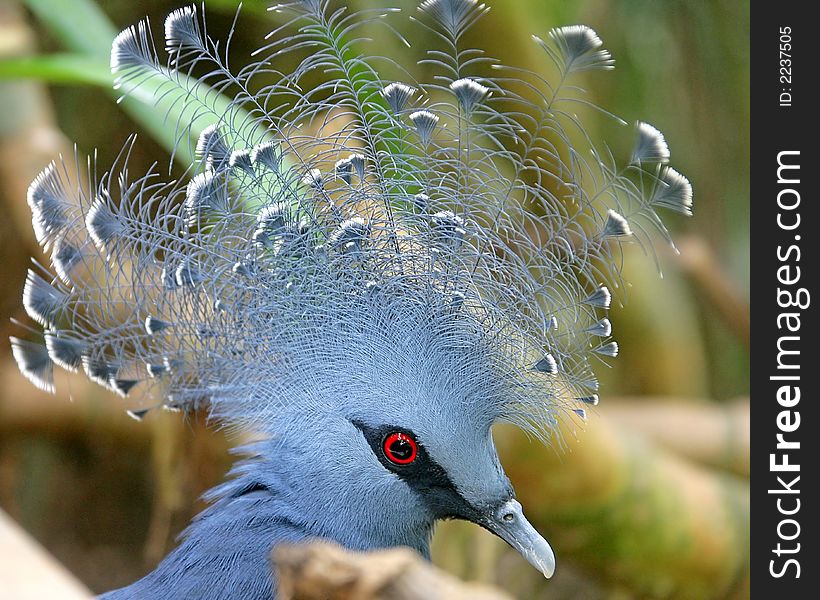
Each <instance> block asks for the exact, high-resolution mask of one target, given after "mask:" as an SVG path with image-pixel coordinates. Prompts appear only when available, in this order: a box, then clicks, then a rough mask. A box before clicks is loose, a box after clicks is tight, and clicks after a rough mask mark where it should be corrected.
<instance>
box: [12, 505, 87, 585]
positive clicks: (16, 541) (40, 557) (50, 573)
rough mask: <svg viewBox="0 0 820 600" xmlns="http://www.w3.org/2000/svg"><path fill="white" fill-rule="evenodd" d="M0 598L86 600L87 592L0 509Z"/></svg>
mask: <svg viewBox="0 0 820 600" xmlns="http://www.w3.org/2000/svg"><path fill="white" fill-rule="evenodd" d="M0 556H2V557H3V558H2V560H0V582H2V583H0V597H3V598H15V600H35V599H40V598H61V599H63V600H88V599H90V598H92V595H91V592H90V591H89V590H88V589H87V588H86V587H85V586H83V584H81V583H80V582H79V581H77V579H75V578H74V576H73V575H71V573H69V572H68V571H67V570H66V569H65V567H63V566H62V565H61V564H60V563H59V562H57V561H56V560H55V559H54V557H52V556H51V555H50V554H49V553H48V552H46V550H45V548H43V547H42V546H40V544H38V543H37V542H36V541H35V540H34V539H33V538H32V537H31V536H29V535H28V534H27V533H26V532H25V531H23V529H22V528H20V526H19V525H17V523H15V522H14V521H12V520H11V518H10V517H9V516H7V515H6V513H4V512H3V511H2V510H0Z"/></svg>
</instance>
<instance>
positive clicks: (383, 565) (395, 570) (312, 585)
mask: <svg viewBox="0 0 820 600" xmlns="http://www.w3.org/2000/svg"><path fill="white" fill-rule="evenodd" d="M273 563H274V568H275V569H276V571H277V578H278V582H279V584H278V585H279V589H278V592H279V594H278V600H511V599H510V597H509V596H507V595H506V594H504V593H503V592H501V591H499V590H496V589H494V588H492V587H490V586H486V585H480V584H475V583H465V582H463V581H461V580H459V579H457V578H455V577H453V576H452V575H449V574H447V573H445V572H444V571H441V570H440V569H437V568H436V567H434V566H433V565H431V564H430V563H428V562H427V561H425V560H424V559H422V558H421V556H419V555H418V554H416V553H415V552H413V551H412V550H410V549H409V548H392V549H389V550H377V551H373V552H367V553H359V552H352V551H348V550H344V549H342V548H341V547H339V546H337V545H336V544H332V543H329V542H325V541H316V542H312V543H309V544H292V545H281V546H278V547H277V548H275V549H274V551H273Z"/></svg>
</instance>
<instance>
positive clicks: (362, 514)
mask: <svg viewBox="0 0 820 600" xmlns="http://www.w3.org/2000/svg"><path fill="white" fill-rule="evenodd" d="M415 291H416V292H418V290H415ZM406 292H407V289H406V288H402V289H401V290H394V291H392V292H391V291H390V290H378V291H372V290H368V291H364V292H362V293H360V294H358V295H355V294H352V293H351V294H350V295H349V296H347V297H346V298H345V299H340V300H338V301H337V302H336V303H334V307H333V309H330V308H327V311H328V312H325V311H322V314H323V318H322V319H321V321H322V322H321V323H317V324H316V325H317V326H316V327H312V326H310V324H309V321H310V319H308V318H303V326H304V327H305V329H306V330H307V331H311V332H312V333H311V334H310V335H307V336H306V332H302V334H301V335H300V337H299V340H300V344H299V346H298V349H299V352H298V353H297V352H295V349H294V355H293V356H292V357H290V359H289V360H287V361H286V362H288V363H289V369H288V373H294V372H296V373H301V372H303V369H311V370H312V371H313V375H312V376H311V377H299V378H298V380H296V381H293V380H291V381H286V380H283V379H281V378H277V377H272V376H270V374H268V373H267V371H266V367H270V366H271V361H270V359H268V361H267V362H265V361H260V362H259V363H258V364H257V365H256V366H255V367H254V368H252V369H249V370H248V372H245V373H243V374H242V375H241V376H239V377H238V379H240V380H241V381H243V382H244V383H245V384H246V385H252V386H253V387H254V388H255V389H256V390H257V391H256V392H255V393H256V394H257V395H258V394H259V393H260V392H259V390H265V391H264V392H263V394H264V395H265V396H266V397H270V396H278V394H279V393H287V394H288V396H289V401H288V403H287V407H285V405H282V409H283V410H282V412H280V413H279V414H278V415H277V416H276V417H274V418H270V417H267V416H266V417H261V416H260V417H259V418H258V419H257V420H256V422H257V423H258V424H260V425H261V424H266V428H267V430H268V432H269V433H270V439H271V440H272V441H271V444H272V446H270V447H269V454H270V456H271V457H272V458H271V460H270V462H271V463H280V464H281V462H282V461H283V460H284V461H292V463H290V464H292V467H291V468H292V472H293V477H292V478H289V479H290V481H289V485H288V488H289V490H291V493H292V498H289V499H288V502H290V503H292V504H294V505H297V506H298V507H299V510H300V511H301V512H302V513H303V514H305V515H319V517H318V519H317V520H319V521H321V523H322V524H321V527H323V528H324V529H323V531H322V534H323V535H327V536H329V537H333V538H335V539H344V540H345V542H346V543H347V544H348V545H351V546H354V547H356V546H359V545H361V546H364V547H372V545H373V543H374V540H377V543H378V544H379V545H384V546H394V545H407V546H411V547H415V548H417V549H419V550H420V551H422V552H423V553H425V554H426V553H427V552H428V543H429V538H430V535H431V533H432V530H433V526H434V524H435V523H436V522H437V521H439V520H442V519H463V520H467V521H471V522H473V523H476V524H477V525H480V526H481V527H484V528H486V529H487V530H489V531H491V532H492V533H494V534H495V535H497V536H499V537H501V538H502V539H504V540H505V541H506V542H508V543H509V544H510V545H511V546H512V547H513V548H515V549H516V550H517V551H518V552H520V553H521V554H522V555H523V556H524V558H526V559H527V560H528V561H529V562H530V563H532V564H533V565H534V566H535V567H536V568H537V569H538V570H539V571H541V572H542V573H543V574H544V575H545V576H547V577H550V576H551V575H552V573H553V571H554V568H555V558H554V555H553V552H552V549H551V548H550V546H549V544H548V543H547V542H546V541H545V540H544V539H543V538H542V537H541V535H540V534H539V533H538V532H537V531H536V530H535V529H534V528H533V527H532V525H530V524H529V522H528V521H527V519H526V518H525V517H524V514H523V511H522V507H521V505H520V504H519V503H518V501H517V500H516V499H515V495H514V492H513V488H512V485H511V483H510V481H509V479H508V478H507V476H506V475H505V473H504V469H503V467H502V465H501V462H500V460H499V457H498V454H497V452H496V448H495V445H494V443H493V437H492V426H493V424H494V423H496V422H497V421H499V420H503V419H504V418H505V415H506V413H505V410H506V408H505V407H506V406H507V401H508V400H509V398H511V397H513V396H514V395H515V393H516V392H515V390H514V389H513V388H514V387H515V386H520V385H521V384H520V381H519V380H518V379H517V378H513V379H511V378H510V374H509V373H505V372H503V371H502V370H501V369H500V368H499V365H497V364H496V361H495V359H494V358H495V355H494V354H493V353H489V352H488V351H489V350H491V349H492V348H490V347H488V346H487V340H486V334H485V332H484V331H483V329H481V328H478V327H476V313H477V309H476V308H475V307H471V306H470V305H469V302H468V303H462V304H461V305H460V306H458V307H454V306H453V305H452V302H451V301H449V300H448V299H447V297H446V295H439V296H438V298H437V299H436V300H432V301H431V297H429V296H428V297H427V298H425V299H422V297H421V296H420V295H419V294H417V293H413V294H407V293H406ZM331 314H332V315H333V318H328V317H329V316H330V315H331ZM303 317H304V315H303ZM306 339H311V340H312V341H313V343H314V344H315V345H314V347H313V348H312V349H310V350H309V351H306V350H305V348H304V346H303V344H304V343H305V341H306ZM260 355H261V356H265V355H268V353H267V352H265V351H264V350H262V349H260ZM268 356H269V355H268ZM300 356H302V357H305V359H306V360H308V361H309V363H310V364H305V365H298V363H299V361H300V360H301V359H300ZM316 356H322V357H323V358H322V360H321V364H320V365H317V364H316V362H315V357H316ZM262 380H267V381H268V382H273V381H276V382H277V385H284V386H286V387H287V392H285V390H282V392H276V393H271V390H270V386H267V387H264V386H261V385H259V386H257V385H255V384H254V383H253V382H257V381H262ZM236 397H237V396H232V398H228V397H226V398H223V399H222V410H225V411H229V412H230V411H231V410H233V409H234V408H235V407H234V406H233V398H236ZM239 397H245V396H244V395H243V394H239ZM266 404H267V403H266V402H265V401H264V399H263V398H257V401H256V402H255V404H254V405H255V406H257V407H259V406H265V405H266ZM216 407H217V410H219V409H220V408H219V407H220V402H217V403H216ZM248 410H249V408H248V407H245V408H244V409H242V411H241V412H242V414H247V411H248ZM226 416H227V415H226Z"/></svg>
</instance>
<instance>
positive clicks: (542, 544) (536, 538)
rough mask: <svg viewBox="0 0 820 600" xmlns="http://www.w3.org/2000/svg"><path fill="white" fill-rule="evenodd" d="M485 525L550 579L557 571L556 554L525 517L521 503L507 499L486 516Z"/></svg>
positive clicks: (513, 499)
mask: <svg viewBox="0 0 820 600" xmlns="http://www.w3.org/2000/svg"><path fill="white" fill-rule="evenodd" d="M484 526H485V527H487V529H489V530H490V531H492V532H493V533H494V534H496V535H497V536H498V537H500V538H501V539H502V540H504V541H505V542H507V543H508V544H509V545H510V546H512V547H513V548H515V549H516V550H517V551H518V552H519V553H520V554H521V556H523V557H524V558H526V559H527V562H529V563H530V564H531V565H532V566H533V567H535V568H536V569H538V570H539V571H541V573H543V574H544V577H546V578H547V579H549V578H550V577H552V574H553V573H554V572H555V554H554V553H553V552H552V548H550V545H549V544H548V543H547V540H545V539H544V538H543V537H541V534H539V533H538V532H537V531H536V530H535V528H534V527H533V526H532V525H530V523H529V521H527V519H526V518H525V517H524V511H523V510H522V508H521V503H520V502H518V500H516V499H515V498H511V499H510V500H507V501H506V502H504V504H502V505H501V506H499V507H498V508H496V509H494V510H493V512H492V513H490V514H489V515H487V516H486V521H485V523H484Z"/></svg>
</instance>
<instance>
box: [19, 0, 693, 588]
mask: <svg viewBox="0 0 820 600" xmlns="http://www.w3.org/2000/svg"><path fill="white" fill-rule="evenodd" d="M418 8H419V14H418V15H417V19H416V21H417V22H420V23H421V24H422V25H423V26H424V27H426V28H427V29H428V30H429V31H432V32H434V35H433V37H434V38H435V39H438V40H440V41H441V47H440V48H430V49H428V50H427V54H426V58H425V60H424V64H425V65H426V67H427V69H429V70H431V71H433V72H434V73H433V80H432V81H433V83H431V84H421V83H417V82H414V83H413V84H408V83H403V82H397V81H385V80H383V78H382V77H381V76H380V75H379V73H378V72H377V71H376V68H375V66H373V65H371V63H370V62H368V61H367V60H366V59H365V58H361V57H359V56H358V52H350V51H349V49H348V47H347V46H346V45H345V44H347V42H346V41H345V39H346V38H351V39H352V38H357V36H358V33H357V29H358V27H360V26H361V25H363V24H365V23H368V22H371V21H374V17H375V16H378V17H386V16H387V15H388V13H390V12H393V11H391V10H389V9H385V10H384V11H383V12H378V11H377V12H371V11H366V12H363V13H358V14H347V13H346V12H345V11H344V10H336V9H334V8H333V7H332V5H331V3H330V2H327V1H325V0H296V1H295V2H292V3H291V4H289V5H288V6H284V7H279V10H282V11H285V12H289V13H291V14H292V20H291V21H290V22H289V23H288V24H287V25H285V26H283V27H282V28H281V29H278V30H277V31H276V32H274V34H273V35H272V36H271V37H270V38H269V39H268V41H267V45H266V46H264V47H263V48H262V49H260V51H259V53H258V54H257V55H256V59H257V62H256V63H253V64H252V65H251V66H249V67H247V68H245V69H242V70H241V71H240V72H239V73H238V74H233V73H231V72H230V71H229V70H228V68H227V66H226V63H227V59H226V57H224V56H223V55H220V51H221V50H220V48H221V47H222V46H220V45H219V44H218V43H216V42H215V41H214V40H212V39H211V38H209V37H207V35H206V33H205V32H206V28H205V27H204V23H203V21H202V16H201V15H200V14H199V12H198V9H197V8H196V7H193V6H192V7H187V8H184V9H180V10H177V11H174V12H173V13H172V14H171V15H170V16H169V17H168V19H167V21H166V23H165V49H166V51H167V53H168V55H169V60H168V62H167V63H163V62H161V61H160V59H159V58H158V57H157V55H156V51H155V47H154V44H153V42H152V38H151V32H150V29H149V27H148V25H147V22H141V23H140V24H138V25H137V26H134V27H130V28H128V29H126V30H125V31H123V32H122V33H121V34H120V35H119V36H118V37H117V39H116V40H115V42H114V45H113V49H112V57H111V67H112V71H113V73H114V75H115V76H116V77H117V85H118V87H119V88H120V89H121V90H122V91H123V93H125V94H128V93H134V92H135V90H138V89H139V86H140V85H141V84H143V83H145V82H159V84H160V85H159V88H158V89H159V90H160V92H158V93H159V95H160V97H165V96H166V95H168V94H173V93H174V92H176V93H179V96H178V99H177V102H182V103H186V104H187V105H189V107H190V111H189V112H188V113H185V112H184V111H183V112H181V113H179V114H183V115H185V114H188V116H189V117H190V118H191V119H192V120H193V121H192V123H191V124H190V126H191V127H195V126H196V127H198V126H201V121H202V119H203V118H204V117H207V120H209V121H210V122H209V124H208V126H207V127H205V128H203V129H202V131H201V134H200V135H199V138H198V141H197V143H196V152H197V161H196V162H195V164H193V165H191V170H190V173H189V176H188V178H187V181H180V182H177V181H173V182H168V183H162V182H160V181H159V178H158V176H157V175H156V174H155V173H149V174H147V175H145V176H144V177H141V178H137V179H136V180H132V179H131V178H130V175H129V173H128V169H127V160H128V151H129V148H130V145H126V148H125V150H124V151H123V154H122V155H121V157H120V158H119V159H118V161H117V163H116V164H115V166H114V168H112V170H111V172H110V173H109V174H106V175H104V176H103V177H102V178H100V179H99V180H97V179H95V171H94V169H92V168H91V167H89V172H88V174H87V177H88V179H89V180H90V181H91V182H92V184H91V186H90V187H88V188H84V187H83V186H81V185H79V184H78V183H77V179H78V178H77V177H71V176H70V174H69V173H67V172H66V169H65V167H63V166H62V165H60V164H57V163H52V164H51V165H49V166H48V167H47V168H46V169H45V170H44V171H43V172H42V173H41V174H40V175H39V176H38V177H37V178H36V179H35V181H34V182H33V183H32V185H31V187H30V189H29V194H28V202H29V205H30V207H31V209H32V213H33V223H34V227H35V231H36V234H37V238H38V240H39V241H40V243H41V244H42V245H43V247H44V249H46V250H51V253H52V267H53V268H54V270H55V271H56V276H53V275H51V274H50V273H47V272H46V270H45V269H39V270H38V271H34V270H32V271H30V272H29V275H28V277H27V280H26V286H25V290H24V298H23V302H24V305H25V307H26V310H27V311H28V314H29V315H30V316H31V317H32V319H33V320H34V321H36V322H37V323H38V324H39V326H41V327H42V332H41V333H40V337H41V341H32V340H27V339H22V338H18V337H16V338H12V348H13V351H14V356H15V358H16V359H17V362H18V364H19V366H20V369H21V371H22V372H23V374H24V375H25V376H26V377H28V378H29V379H30V380H31V381H32V382H34V383H35V384H36V385H38V386H39V387H41V388H42V389H45V390H49V391H53V389H54V381H53V377H54V375H53V371H54V365H55V364H56V365H58V366H60V367H62V368H64V369H67V370H69V371H78V370H80V369H82V370H83V371H84V372H85V374H86V375H87V376H88V377H89V378H90V379H91V380H92V381H94V382H96V383H98V384H100V385H102V386H104V387H106V388H107V389H109V390H111V391H112V392H115V393H117V394H119V395H121V396H123V397H128V398H129V400H133V401H134V403H133V405H132V407H131V408H130V410H129V414H130V415H131V416H134V417H135V418H142V417H143V416H145V414H146V413H148V412H150V410H151V408H152V407H162V408H168V409H173V410H207V411H208V412H209V415H210V417H211V419H212V420H213V421H214V422H216V423H219V424H221V425H224V426H227V427H231V428H236V429H240V430H243V431H249V432H252V433H253V434H254V435H256V436H259V437H261V439H263V441H260V442H257V443H256V444H254V445H253V446H251V447H248V448H244V449H243V450H242V452H243V453H245V454H247V455H248V456H247V457H246V458H245V459H244V460H243V461H241V462H240V463H238V464H237V466H236V467H235V468H234V470H233V472H232V474H231V475H230V477H229V479H228V481H227V483H225V484H223V485H222V486H220V487H218V488H217V489H215V490H213V491H212V492H210V493H209V496H208V497H209V499H210V500H211V501H212V505H211V506H210V508H208V509H207V510H206V511H205V512H204V513H202V514H201V515H200V516H199V517H197V519H196V520H195V521H194V522H193V523H192V524H191V525H190V526H189V528H188V529H187V531H186V532H185V533H184V534H183V536H182V538H181V542H180V544H179V546H178V547H177V548H176V549H175V550H174V551H172V552H171V553H170V554H169V555H168V556H167V557H166V558H165V560H163V561H162V563H161V564H160V565H159V566H158V567H157V568H156V570H154V571H153V572H152V573H150V574H149V575H147V576H146V577H145V578H143V579H141V580H139V581H137V582H135V583H134V584H132V585H130V586H128V587H126V588H123V589H121V590H118V591H114V592H110V593H109V594H106V595H105V596H104V597H105V598H111V599H119V598H156V599H164V598H168V599H170V598H175V599H176V598H197V599H203V600H207V599H222V598H247V599H257V598H258V599H262V598H270V597H271V594H272V592H273V591H274V589H275V582H274V581H273V580H272V575H271V573H270V566H269V555H270V552H271V549H272V548H273V547H274V546H275V545H276V544H277V543H279V542H282V541H288V542H293V541H300V540H304V539H308V538H315V537H318V538H327V539H331V540H335V541H337V542H339V543H341V544H342V545H344V546H346V547H349V548H355V549H370V548H383V547H390V546H399V545H403V546H410V547H412V548H415V549H417V550H418V551H419V552H421V553H422V554H424V555H425V556H427V555H429V543H430V538H431V536H432V534H433V530H434V527H435V524H436V522H438V521H440V520H442V519H450V518H458V519H466V520H469V521H472V522H474V523H477V524H478V525H480V526H482V527H485V528H487V529H489V530H490V531H492V532H493V533H495V534H496V535H498V536H500V537H501V538H503V539H504V540H506V541H507V542H508V543H510V545H512V546H513V547H514V548H516V549H517V550H518V551H519V552H520V553H521V554H522V556H523V557H524V558H525V559H527V560H528V561H529V562H530V563H532V564H533V565H534V566H535V567H536V568H537V569H539V570H540V571H541V572H542V573H544V575H546V576H547V577H549V576H551V575H552V573H553V570H554V567H555V558H554V555H553V553H552V550H551V548H550V547H549V545H548V544H547V542H546V541H545V540H544V539H543V538H542V537H541V536H540V535H539V534H538V533H537V532H536V531H535V529H533V527H532V526H531V525H530V524H529V523H528V522H527V520H526V519H525V518H524V515H523V513H522V509H521V506H520V504H518V502H517V501H516V500H515V497H514V494H513V490H512V487H511V485H510V482H509V481H508V479H507V477H506V475H505V474H504V470H503V469H502V467H501V463H500V462H499V458H498V456H497V454H496V451H495V447H494V445H493V439H492V427H493V425H494V424H495V423H498V422H509V423H513V424H516V425H518V426H520V427H522V428H524V429H526V430H527V431H529V432H531V433H533V434H535V435H536V436H539V437H541V438H544V439H546V438H549V436H550V435H551V434H552V432H553V431H554V429H555V425H556V424H557V423H558V421H559V419H565V418H568V419H573V418H577V417H579V416H580V417H582V418H583V417H584V415H585V408H584V407H585V406H587V407H588V406H594V405H596V404H597V403H598V394H597V391H598V384H597V381H596V379H595V375H594V372H593V368H592V367H593V364H594V362H596V361H605V360H607V359H610V358H614V357H615V356H616V355H617V353H618V345H617V343H616V342H614V341H612V340H610V335H611V333H612V325H611V322H610V320H609V318H608V317H606V316H605V315H606V311H607V310H608V309H609V306H610V303H611V300H612V295H611V293H610V291H609V289H608V287H607V285H606V284H607V283H608V284H609V285H616V286H617V285H618V284H619V283H620V281H619V277H620V276H619V267H620V263H621V260H622V258H623V256H622V255H621V254H620V247H621V244H623V243H626V242H629V241H630V240H634V241H637V242H638V243H640V244H642V245H643V246H644V248H645V249H651V248H652V244H653V236H652V235H650V230H651V229H652V228H654V229H655V230H656V231H657V232H659V233H660V235H661V236H662V237H664V238H665V239H668V235H667V232H666V229H665V228H664V226H663V223H662V222H661V220H660V218H659V217H658V215H657V213H656V212H655V208H657V207H664V208H667V209H671V210H673V211H676V212H679V213H682V214H691V209H692V190H691V186H690V185H689V182H688V181H687V180H686V178H685V177H684V176H683V175H681V174H680V173H678V172H677V171H674V170H673V169H672V168H671V167H669V166H668V165H667V163H668V160H669V148H668V145H667V143H666V140H665V139H664V138H663V136H662V135H661V134H660V132H659V131H658V130H657V129H655V128H654V127H652V126H650V125H647V124H645V123H639V124H638V127H637V129H638V131H637V137H636V139H637V141H636V143H635V145H634V148H633V150H632V153H631V155H630V157H629V159H628V160H627V161H626V162H625V164H620V163H618V161H616V160H615V158H614V157H612V156H611V155H610V154H609V152H608V151H601V150H599V149H597V147H596V145H595V144H594V143H593V141H592V140H591V139H589V137H587V136H584V135H580V136H578V135H576V134H577V133H578V131H579V130H580V131H583V129H582V127H581V124H580V122H579V121H578V119H577V117H576V116H575V114H574V107H576V106H578V104H579V103H581V104H586V101H585V100H582V99H580V98H579V97H578V89H579V88H578V87H577V85H576V84H574V83H570V82H571V81H572V80H573V77H574V75H575V74H576V73H578V72H585V71H593V70H609V69H611V68H612V66H613V61H612V58H611V56H610V54H609V52H607V51H606V50H604V49H603V48H602V43H601V40H600V38H598V36H597V34H596V33H595V32H594V31H592V30H591V29H590V28H588V27H585V26H581V25H574V26H569V27H561V28H558V29H554V30H552V31H551V32H550V33H549V36H548V37H549V39H548V40H547V41H545V40H542V39H540V38H535V42H536V43H537V44H538V45H539V46H540V47H541V48H542V49H543V50H544V52H545V53H546V56H547V57H548V59H549V60H550V62H551V63H552V65H553V68H554V70H556V71H557V81H558V82H559V83H556V84H552V85H551V84H550V83H548V82H547V80H546V79H544V78H543V77H541V76H540V75H538V74H534V73H528V72H526V71H523V70H520V69H515V68H509V67H506V66H504V65H502V64H500V63H497V62H496V61H493V60H491V59H489V58H487V57H484V56H483V55H481V54H479V53H477V52H476V51H474V50H472V49H468V48H464V47H463V46H462V44H463V34H464V31H465V29H466V28H468V27H469V26H470V25H471V24H472V23H474V22H475V21H476V20H477V19H478V18H480V17H482V16H483V15H484V14H485V13H486V12H487V8H486V7H485V6H484V5H483V4H479V3H478V2H476V1H475V0H424V1H423V2H421V3H420V5H419V7H418ZM375 20H379V19H375ZM288 31H289V32H291V33H290V34H286V33H285V32H288ZM359 42H361V40H359ZM352 43H353V42H352ZM356 43H358V42H355V43H354V44H356ZM296 51H305V54H304V55H300V56H299V57H298V61H297V62H298V66H297V67H296V69H295V70H293V71H292V72H289V73H288V72H285V71H284V70H282V71H276V72H275V75H274V82H273V83H271V74H272V72H273V71H272V69H273V68H274V67H272V65H274V64H276V63H277V59H278V58H280V57H281V55H282V54H286V53H289V52H296ZM382 62H385V61H376V62H375V64H381V63H382ZM412 62H414V61H412ZM194 65H196V66H197V69H196V71H197V72H200V71H202V70H203V69H206V67H207V69H210V71H209V73H208V74H207V75H206V76H205V77H204V78H203V80H202V81H200V82H197V81H196V80H194V79H192V78H191V77H190V73H191V72H192V67H193V66H194ZM393 67H398V65H397V64H393ZM392 70H393V71H395V69H392ZM311 72H316V74H321V76H322V77H323V78H324V79H323V82H322V83H319V84H318V85H317V86H316V87H315V89H313V90H309V91H306V90H304V89H302V88H301V87H300V85H299V84H301V83H302V79H303V77H304V76H305V75H306V74H307V73H311ZM406 79H407V80H408V81H412V78H411V77H410V75H409V74H408V75H407V77H406ZM217 81H220V82H222V83H221V84H219V86H221V89H224V90H231V93H234V94H235V95H236V98H235V100H234V101H233V102H231V103H230V104H229V106H228V107H227V108H225V107H223V106H222V105H220V104H218V103H217V104H214V103H213V102H212V99H213V97H214V92H213V90H208V89H206V88H205V87H204V86H205V84H206V83H210V84H214V83H215V82H217ZM175 125H176V127H177V131H178V132H179V133H180V135H181V136H182V137H181V138H180V144H186V143H189V140H188V139H187V135H188V131H187V128H188V126H189V124H188V123H187V122H179V123H176V124H175ZM308 131H309V133H308ZM130 143H133V141H132V142H129V144H130ZM31 331H32V333H35V331H36V330H35V329H34V328H32V329H31ZM140 400H141V402H139V401H140Z"/></svg>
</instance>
